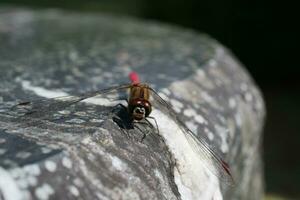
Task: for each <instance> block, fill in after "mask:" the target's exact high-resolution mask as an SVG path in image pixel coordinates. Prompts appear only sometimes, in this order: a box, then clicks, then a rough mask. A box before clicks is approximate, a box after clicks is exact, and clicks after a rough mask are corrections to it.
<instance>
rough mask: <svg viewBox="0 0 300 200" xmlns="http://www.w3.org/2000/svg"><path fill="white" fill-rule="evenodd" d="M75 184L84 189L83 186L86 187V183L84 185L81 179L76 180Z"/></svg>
mask: <svg viewBox="0 0 300 200" xmlns="http://www.w3.org/2000/svg"><path fill="white" fill-rule="evenodd" d="M73 182H74V184H75V185H76V186H77V187H83V186H84V183H83V182H82V180H81V179H79V178H75V179H74V181H73Z"/></svg>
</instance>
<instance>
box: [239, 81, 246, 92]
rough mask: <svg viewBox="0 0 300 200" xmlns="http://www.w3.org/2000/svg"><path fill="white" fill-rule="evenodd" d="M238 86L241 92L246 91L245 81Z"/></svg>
mask: <svg viewBox="0 0 300 200" xmlns="http://www.w3.org/2000/svg"><path fill="white" fill-rule="evenodd" d="M240 88H241V90H242V91H243V92H245V91H247V89H248V85H247V83H241V86H240Z"/></svg>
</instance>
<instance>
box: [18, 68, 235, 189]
mask: <svg viewBox="0 0 300 200" xmlns="http://www.w3.org/2000/svg"><path fill="white" fill-rule="evenodd" d="M129 77H130V79H131V83H129V84H123V85H118V86H113V87H110V88H106V89H102V90H98V91H93V92H89V93H85V94H82V95H78V96H64V97H57V98H53V99H47V100H37V101H26V102H22V103H19V104H17V105H16V106H14V107H17V108H28V107H29V109H27V111H26V113H25V116H30V115H34V116H35V117H37V116H45V113H49V112H51V113H53V112H57V111H61V110H63V109H65V108H66V107H68V106H71V105H73V104H75V103H78V102H80V101H83V100H85V99H88V98H92V97H95V96H98V95H105V94H109V93H114V92H115V93H117V92H120V91H123V90H129V97H128V101H127V102H128V106H127V111H128V114H129V115H130V116H131V118H132V120H134V121H141V120H143V119H146V118H147V117H149V115H150V113H151V111H152V103H154V104H155V106H156V107H157V108H158V109H160V110H161V111H162V112H164V113H165V114H167V115H168V116H169V117H170V118H171V119H173V120H174V121H175V122H176V123H177V124H178V125H179V127H180V128H181V130H182V131H183V133H184V134H185V137H186V138H187V140H188V142H189V143H190V145H191V147H192V149H193V150H194V151H195V153H196V154H197V155H198V156H199V158H200V159H203V160H205V161H206V162H205V163H206V165H208V166H206V167H207V168H208V169H209V170H210V171H211V172H212V173H213V174H214V175H216V176H217V177H219V178H220V179H221V180H223V181H224V182H226V183H228V184H230V185H231V184H233V178H232V175H231V172H230V169H229V166H228V164H227V163H226V162H225V161H224V160H223V159H222V158H221V157H220V156H219V155H218V154H217V153H216V152H215V151H214V150H213V148H211V147H210V145H208V143H207V142H206V141H205V140H204V138H202V137H196V136H195V134H194V133H193V132H192V131H191V130H190V129H189V128H188V127H187V126H186V125H185V124H184V123H183V122H182V121H181V120H180V119H179V117H178V115H177V114H176V112H175V111H174V110H173V108H172V107H171V105H170V104H168V103H167V102H166V101H165V100H164V99H162V98H161V97H160V96H159V95H158V94H157V92H156V91H155V90H154V89H153V88H151V87H150V86H149V85H148V84H145V83H141V82H140V81H139V77H138V75H137V74H136V73H134V72H132V73H131V74H130V75H129ZM150 97H152V100H151V99H150ZM151 102H152V103H151Z"/></svg>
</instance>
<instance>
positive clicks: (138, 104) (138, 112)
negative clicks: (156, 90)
mask: <svg viewBox="0 0 300 200" xmlns="http://www.w3.org/2000/svg"><path fill="white" fill-rule="evenodd" d="M128 108H129V109H128V110H129V112H130V113H131V114H132V117H133V119H134V120H137V121H140V120H142V119H144V118H146V117H148V116H149V114H150V112H151V104H150V103H149V102H148V101H147V100H145V99H135V100H134V101H132V102H129V106H128Z"/></svg>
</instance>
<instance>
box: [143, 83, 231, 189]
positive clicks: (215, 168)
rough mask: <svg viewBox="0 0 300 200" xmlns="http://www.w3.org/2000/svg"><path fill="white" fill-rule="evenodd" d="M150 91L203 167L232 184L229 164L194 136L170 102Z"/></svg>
mask: <svg viewBox="0 0 300 200" xmlns="http://www.w3.org/2000/svg"><path fill="white" fill-rule="evenodd" d="M149 89H150V90H151V91H152V93H153V94H152V97H153V99H154V101H155V102H157V104H158V105H157V106H159V109H161V111H164V112H165V113H166V114H168V115H169V116H170V117H171V118H172V119H173V120H174V121H175V122H176V123H177V124H178V125H179V126H180V128H181V129H182V131H183V132H184V133H185V136H186V138H187V140H188V142H189V143H190V145H191V146H192V148H193V150H194V151H195V153H196V154H197V155H198V156H199V157H200V158H201V160H203V161H204V162H203V164H204V165H206V166H205V167H206V168H207V169H209V170H210V171H211V172H212V173H213V174H214V175H215V176H217V177H219V178H220V179H221V180H222V181H224V182H225V183H227V184H229V185H233V184H234V181H233V177H232V175H231V172H230V169H229V165H228V164H227V163H226V162H225V161H224V160H223V159H222V158H221V157H220V156H219V155H218V154H217V153H216V152H215V151H214V150H213V148H211V147H210V145H209V144H208V143H207V142H206V141H205V140H204V139H203V138H196V137H195V135H194V133H193V132H192V131H191V130H190V129H189V128H188V127H187V126H186V125H185V124H184V123H183V122H182V121H181V120H180V119H179V117H178V115H177V114H176V113H175V111H174V110H173V108H172V107H171V105H170V104H168V103H167V102H166V101H165V100H163V99H162V98H161V97H160V96H159V95H158V94H157V92H156V91H155V90H154V89H152V88H149Z"/></svg>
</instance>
